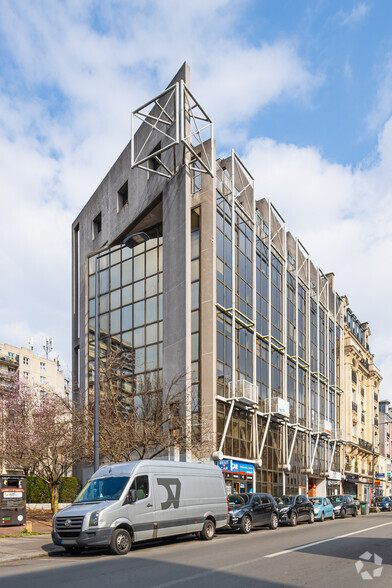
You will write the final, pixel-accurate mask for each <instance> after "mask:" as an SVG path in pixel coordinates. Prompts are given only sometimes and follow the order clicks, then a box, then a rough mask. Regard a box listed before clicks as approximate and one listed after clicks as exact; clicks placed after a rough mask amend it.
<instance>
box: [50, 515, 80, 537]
mask: <svg viewBox="0 0 392 588" xmlns="http://www.w3.org/2000/svg"><path fill="white" fill-rule="evenodd" d="M83 519H84V517H56V531H57V532H58V534H59V535H60V537H64V538H67V537H69V538H72V537H78V536H79V533H80V531H81V530H82V525H83Z"/></svg>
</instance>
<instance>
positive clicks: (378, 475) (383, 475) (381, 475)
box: [376, 474, 385, 478]
mask: <svg viewBox="0 0 392 588" xmlns="http://www.w3.org/2000/svg"><path fill="white" fill-rule="evenodd" d="M376 478H385V474H376Z"/></svg>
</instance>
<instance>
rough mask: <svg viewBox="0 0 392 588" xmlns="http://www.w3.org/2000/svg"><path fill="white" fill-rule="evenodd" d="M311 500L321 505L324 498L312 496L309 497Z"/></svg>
mask: <svg viewBox="0 0 392 588" xmlns="http://www.w3.org/2000/svg"><path fill="white" fill-rule="evenodd" d="M309 500H310V501H311V502H313V504H316V505H319V506H321V505H322V503H323V499H322V498H310V499H309Z"/></svg>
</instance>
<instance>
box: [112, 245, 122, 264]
mask: <svg viewBox="0 0 392 588" xmlns="http://www.w3.org/2000/svg"><path fill="white" fill-rule="evenodd" d="M120 261H121V249H116V250H115V251H113V252H112V253H111V254H110V263H111V264H112V265H115V264H116V263H120Z"/></svg>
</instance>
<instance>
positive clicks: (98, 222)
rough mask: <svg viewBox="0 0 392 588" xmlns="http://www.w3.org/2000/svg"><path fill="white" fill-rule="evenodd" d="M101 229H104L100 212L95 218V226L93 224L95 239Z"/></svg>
mask: <svg viewBox="0 0 392 588" xmlns="http://www.w3.org/2000/svg"><path fill="white" fill-rule="evenodd" d="M101 230H102V213H101V212H100V213H99V214H97V216H96V217H95V218H94V220H93V226H92V237H93V239H95V237H96V236H97V235H99V233H100V232H101Z"/></svg>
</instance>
